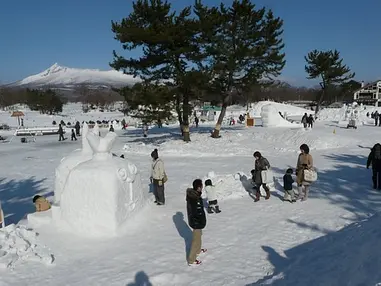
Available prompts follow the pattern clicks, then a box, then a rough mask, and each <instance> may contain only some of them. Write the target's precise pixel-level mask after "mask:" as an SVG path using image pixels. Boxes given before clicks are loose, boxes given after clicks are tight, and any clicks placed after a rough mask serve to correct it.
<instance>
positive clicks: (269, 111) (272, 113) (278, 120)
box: [261, 104, 301, 127]
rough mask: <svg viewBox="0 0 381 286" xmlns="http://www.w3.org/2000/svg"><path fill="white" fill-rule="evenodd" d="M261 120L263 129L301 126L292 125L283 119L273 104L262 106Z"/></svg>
mask: <svg viewBox="0 0 381 286" xmlns="http://www.w3.org/2000/svg"><path fill="white" fill-rule="evenodd" d="M261 118H262V125H263V127H300V126H301V125H300V124H297V123H292V122H289V121H287V120H286V119H284V118H282V117H281V116H280V114H279V112H278V110H277V109H276V108H275V107H274V106H273V105H271V104H266V105H264V106H262V109H261Z"/></svg>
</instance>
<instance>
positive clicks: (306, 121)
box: [302, 113, 308, 128]
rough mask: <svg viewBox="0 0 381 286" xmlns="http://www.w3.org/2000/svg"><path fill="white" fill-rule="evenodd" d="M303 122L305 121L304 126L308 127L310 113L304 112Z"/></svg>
mask: <svg viewBox="0 0 381 286" xmlns="http://www.w3.org/2000/svg"><path fill="white" fill-rule="evenodd" d="M302 123H303V127H304V128H307V123H308V115H307V113H304V115H303V117H302Z"/></svg>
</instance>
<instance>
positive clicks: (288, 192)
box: [283, 168, 296, 203]
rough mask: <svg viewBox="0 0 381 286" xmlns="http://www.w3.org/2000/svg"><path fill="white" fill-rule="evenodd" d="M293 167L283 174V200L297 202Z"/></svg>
mask: <svg viewBox="0 0 381 286" xmlns="http://www.w3.org/2000/svg"><path fill="white" fill-rule="evenodd" d="M292 173H293V171H292V169H291V168H288V169H287V171H286V174H285V175H284V176H283V188H284V197H283V201H288V202H290V203H295V202H296V200H295V194H294V190H293V189H292V184H293V183H294V179H293V178H292V176H291V175H292Z"/></svg>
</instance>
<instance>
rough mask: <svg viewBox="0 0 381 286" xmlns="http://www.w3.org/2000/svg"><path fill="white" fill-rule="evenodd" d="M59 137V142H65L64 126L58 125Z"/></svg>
mask: <svg viewBox="0 0 381 286" xmlns="http://www.w3.org/2000/svg"><path fill="white" fill-rule="evenodd" d="M58 135H59V138H58V141H63V140H65V137H64V132H63V129H62V125H61V124H59V125H58Z"/></svg>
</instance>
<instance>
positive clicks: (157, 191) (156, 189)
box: [152, 180, 165, 204]
mask: <svg viewBox="0 0 381 286" xmlns="http://www.w3.org/2000/svg"><path fill="white" fill-rule="evenodd" d="M152 184H153V194H154V195H155V201H156V202H157V203H160V204H165V196H164V184H163V182H162V181H161V186H160V184H159V181H158V180H153V182H152Z"/></svg>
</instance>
